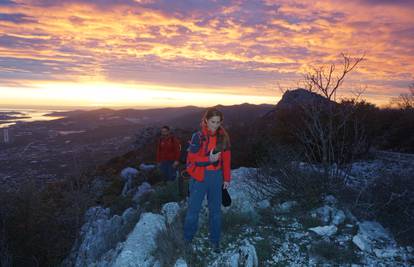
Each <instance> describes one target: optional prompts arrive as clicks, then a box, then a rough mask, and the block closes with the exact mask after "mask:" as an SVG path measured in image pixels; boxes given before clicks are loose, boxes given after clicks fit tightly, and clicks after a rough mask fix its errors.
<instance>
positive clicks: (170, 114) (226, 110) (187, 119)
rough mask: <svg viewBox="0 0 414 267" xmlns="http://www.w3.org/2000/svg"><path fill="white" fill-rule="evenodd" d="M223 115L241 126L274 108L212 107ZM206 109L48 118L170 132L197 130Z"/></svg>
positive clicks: (102, 111)
mask: <svg viewBox="0 0 414 267" xmlns="http://www.w3.org/2000/svg"><path fill="white" fill-rule="evenodd" d="M215 107H216V108H218V109H219V110H221V111H222V112H223V114H224V118H225V120H224V121H225V122H224V123H225V125H227V126H230V125H245V124H248V123H249V122H251V121H252V120H255V119H257V118H259V117H261V116H263V115H264V114H266V113H268V112H269V111H271V110H272V109H273V108H274V105H269V104H262V105H253V104H247V103H244V104H240V105H232V106H223V105H218V106H215ZM205 110H206V108H200V107H195V106H185V107H178V108H157V109H143V110H140V109H121V110H114V109H108V108H103V109H96V110H74V111H64V112H52V113H50V114H48V115H49V116H64V117H65V118H63V119H60V120H58V121H60V122H62V123H65V122H69V121H72V122H76V124H89V126H91V124H98V125H103V124H105V125H107V126H110V125H119V124H144V125H146V126H157V125H158V126H162V125H164V124H166V125H170V126H171V127H172V128H198V126H199V124H200V120H201V117H202V115H203V113H204V111H205Z"/></svg>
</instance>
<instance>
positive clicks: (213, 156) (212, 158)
mask: <svg viewBox="0 0 414 267" xmlns="http://www.w3.org/2000/svg"><path fill="white" fill-rule="evenodd" d="M220 153H221V152H218V153H216V154H213V150H211V151H210V156H209V159H210V162H216V161H218V160H219V157H220Z"/></svg>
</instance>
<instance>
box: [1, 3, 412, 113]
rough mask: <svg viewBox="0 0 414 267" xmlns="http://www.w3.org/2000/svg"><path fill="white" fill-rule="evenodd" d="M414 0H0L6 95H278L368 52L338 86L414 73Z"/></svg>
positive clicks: (215, 100) (91, 99)
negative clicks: (316, 69) (311, 72)
mask: <svg viewBox="0 0 414 267" xmlns="http://www.w3.org/2000/svg"><path fill="white" fill-rule="evenodd" d="M413 14H414V1H411V0H394V1H392V0H347V1H342V0H329V1H328V0H323V1H317V0H315V1H297V0H282V1H270V0H268V1H266V0H263V1H255V0H235V1H230V0H228V1H207V0H193V1H172V0H163V1H152V0H135V1H134V0H113V1H109V0H94V1H92V0H91V1H86V0H85V1H83V0H60V1H57V0H56V1H54V0H0V105H3V106H7V105H9V106H14V105H19V106H25V105H49V106H137V107H139V106H145V107H149V106H153V107H165V106H184V105H198V106H208V105H215V104H225V105H226V104H238V103H244V102H248V103H255V104H258V103H272V104H275V103H277V101H278V100H279V98H280V96H281V92H280V90H279V87H281V88H285V89H289V88H295V87H297V85H298V84H299V82H300V81H301V79H302V77H303V73H304V72H306V70H308V69H309V67H310V66H313V65H314V66H320V65H324V64H325V65H326V64H330V63H335V62H336V63H338V64H340V62H338V61H337V60H340V59H341V58H340V54H341V52H344V53H346V54H348V55H350V56H361V55H363V54H365V59H366V60H364V61H363V62H362V63H361V64H360V65H359V67H358V69H357V70H356V71H355V72H353V73H352V74H351V75H350V76H349V77H348V80H347V81H346V82H345V83H344V85H343V88H342V90H341V92H340V93H341V95H342V96H351V95H352V93H353V92H355V91H356V90H358V89H360V88H366V89H365V93H364V98H366V99H367V100H368V101H370V102H374V103H376V104H378V105H383V104H386V103H388V101H389V100H390V98H391V97H393V96H397V95H398V94H400V93H405V92H406V91H407V88H408V86H409V85H410V84H411V83H413V82H414V15H413Z"/></svg>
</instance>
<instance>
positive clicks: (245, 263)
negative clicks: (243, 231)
mask: <svg viewBox="0 0 414 267" xmlns="http://www.w3.org/2000/svg"><path fill="white" fill-rule="evenodd" d="M209 266H211V267H223V266H228V267H239V266H242V267H257V266H259V260H258V257H257V253H256V249H255V247H254V246H253V245H252V244H251V243H250V242H249V241H248V240H246V239H245V240H243V241H242V245H241V246H240V247H239V248H238V249H236V250H232V251H229V252H226V253H224V254H222V255H221V256H220V257H219V258H218V259H216V260H215V261H214V262H213V263H212V264H210V265H209Z"/></svg>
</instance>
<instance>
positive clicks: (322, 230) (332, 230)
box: [309, 225, 338, 236]
mask: <svg viewBox="0 0 414 267" xmlns="http://www.w3.org/2000/svg"><path fill="white" fill-rule="evenodd" d="M309 230H310V231H312V232H314V233H316V234H317V235H320V236H332V235H334V234H336V232H337V231H338V228H337V227H336V226H334V225H327V226H318V227H313V228H309Z"/></svg>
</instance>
